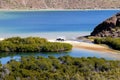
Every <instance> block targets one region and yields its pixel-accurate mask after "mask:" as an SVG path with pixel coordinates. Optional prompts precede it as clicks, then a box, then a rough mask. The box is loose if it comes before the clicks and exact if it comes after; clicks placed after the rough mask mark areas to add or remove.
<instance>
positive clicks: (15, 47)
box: [0, 37, 72, 52]
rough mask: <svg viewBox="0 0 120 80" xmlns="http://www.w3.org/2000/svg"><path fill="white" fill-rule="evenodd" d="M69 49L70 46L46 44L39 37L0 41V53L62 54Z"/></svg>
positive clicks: (53, 43)
mask: <svg viewBox="0 0 120 80" xmlns="http://www.w3.org/2000/svg"><path fill="white" fill-rule="evenodd" d="M71 49H72V45H70V44H67V43H58V42H48V41H47V40H46V39H44V38H39V37H28V38H20V37H13V38H8V39H5V40H3V41H0V52H64V51H69V50H71Z"/></svg>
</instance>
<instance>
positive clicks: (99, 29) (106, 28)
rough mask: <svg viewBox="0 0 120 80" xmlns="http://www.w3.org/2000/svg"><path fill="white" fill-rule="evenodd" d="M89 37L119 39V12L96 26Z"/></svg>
mask: <svg viewBox="0 0 120 80" xmlns="http://www.w3.org/2000/svg"><path fill="white" fill-rule="evenodd" d="M91 36H96V37H120V12H119V13H117V14H116V15H114V16H112V17H111V18H108V19H107V20H105V21H103V22H102V23H100V24H99V25H98V26H96V27H95V29H94V30H93V32H92V33H91Z"/></svg>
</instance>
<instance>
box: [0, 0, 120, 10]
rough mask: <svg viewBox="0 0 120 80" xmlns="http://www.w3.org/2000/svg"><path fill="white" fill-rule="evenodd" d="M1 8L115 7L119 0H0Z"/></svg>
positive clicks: (119, 5)
mask: <svg viewBox="0 0 120 80" xmlns="http://www.w3.org/2000/svg"><path fill="white" fill-rule="evenodd" d="M0 8H1V9H106V8H107V9H108V8H109V9H111V8H112V9H114V8H120V1H119V0H0Z"/></svg>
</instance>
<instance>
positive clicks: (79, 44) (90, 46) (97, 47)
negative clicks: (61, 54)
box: [48, 40, 116, 53]
mask: <svg viewBox="0 0 120 80" xmlns="http://www.w3.org/2000/svg"><path fill="white" fill-rule="evenodd" d="M48 41H50V42H61V43H69V44H71V45H73V47H74V48H80V49H87V50H94V51H100V52H107V53H116V51H115V50H112V49H110V48H109V47H107V46H102V45H98V44H93V43H87V42H78V41H72V40H67V41H56V40H48Z"/></svg>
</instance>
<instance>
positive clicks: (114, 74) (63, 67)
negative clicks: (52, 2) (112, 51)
mask: <svg viewBox="0 0 120 80" xmlns="http://www.w3.org/2000/svg"><path fill="white" fill-rule="evenodd" d="M119 75H120V61H111V60H105V59H102V58H101V59H98V58H95V57H93V58H90V57H89V58H73V57H70V56H64V57H59V58H55V57H52V56H50V57H48V58H44V57H40V56H39V57H32V56H30V57H21V60H20V61H15V60H11V61H10V62H8V63H7V64H6V65H5V66H4V67H3V68H2V69H1V78H2V80H120V76H119Z"/></svg>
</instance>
